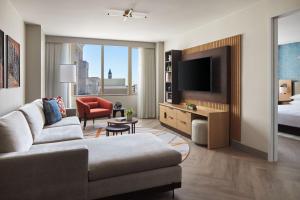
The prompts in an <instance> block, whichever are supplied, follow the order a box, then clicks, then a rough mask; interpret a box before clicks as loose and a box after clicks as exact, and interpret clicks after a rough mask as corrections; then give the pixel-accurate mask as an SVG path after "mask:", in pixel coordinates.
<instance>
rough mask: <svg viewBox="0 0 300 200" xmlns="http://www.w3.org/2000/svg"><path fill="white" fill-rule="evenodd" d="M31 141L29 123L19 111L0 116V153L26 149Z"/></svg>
mask: <svg viewBox="0 0 300 200" xmlns="http://www.w3.org/2000/svg"><path fill="white" fill-rule="evenodd" d="M32 143H33V139H32V135H31V132H30V128H29V125H28V123H27V121H26V119H25V117H24V115H23V114H22V113H21V112H20V111H13V112H11V113H9V114H7V115H5V116H3V117H1V118H0V153H9V152H22V151H28V150H29V149H30V147H31V145H32Z"/></svg>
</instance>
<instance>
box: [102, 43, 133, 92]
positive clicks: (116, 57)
mask: <svg viewBox="0 0 300 200" xmlns="http://www.w3.org/2000/svg"><path fill="white" fill-rule="evenodd" d="M127 90H128V47H124V46H104V94H127V93H128V91H127Z"/></svg>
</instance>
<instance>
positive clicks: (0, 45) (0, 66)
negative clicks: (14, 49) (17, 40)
mask: <svg viewBox="0 0 300 200" xmlns="http://www.w3.org/2000/svg"><path fill="white" fill-rule="evenodd" d="M0 88H4V32H3V31H1V30H0Z"/></svg>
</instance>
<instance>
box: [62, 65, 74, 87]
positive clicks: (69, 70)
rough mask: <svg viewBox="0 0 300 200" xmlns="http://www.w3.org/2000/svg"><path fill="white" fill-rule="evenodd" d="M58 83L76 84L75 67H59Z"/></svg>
mask: <svg viewBox="0 0 300 200" xmlns="http://www.w3.org/2000/svg"><path fill="white" fill-rule="evenodd" d="M59 77H60V78H59V81H60V82H62V83H75V82H76V65H60V68H59Z"/></svg>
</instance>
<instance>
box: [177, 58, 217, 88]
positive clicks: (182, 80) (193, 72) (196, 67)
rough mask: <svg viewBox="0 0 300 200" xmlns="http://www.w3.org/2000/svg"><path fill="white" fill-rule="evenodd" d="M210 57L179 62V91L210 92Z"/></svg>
mask: <svg viewBox="0 0 300 200" xmlns="http://www.w3.org/2000/svg"><path fill="white" fill-rule="evenodd" d="M211 73H212V72H211V57H205V58H200V59H195V60H187V61H181V62H179V66H178V89H179V90H180V91H183V90H187V91H211Z"/></svg>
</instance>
